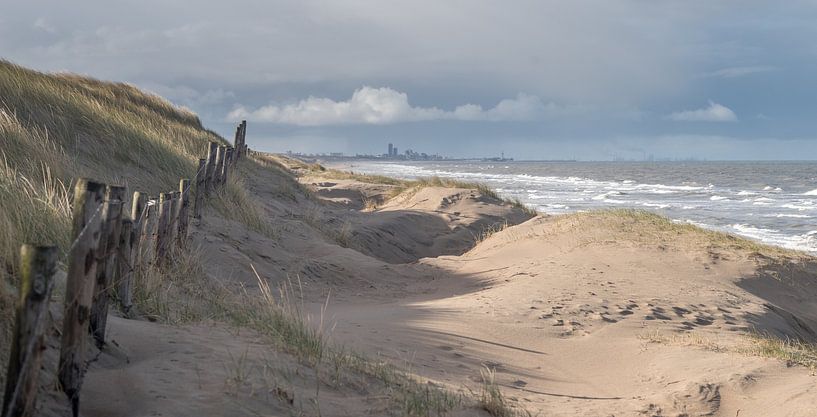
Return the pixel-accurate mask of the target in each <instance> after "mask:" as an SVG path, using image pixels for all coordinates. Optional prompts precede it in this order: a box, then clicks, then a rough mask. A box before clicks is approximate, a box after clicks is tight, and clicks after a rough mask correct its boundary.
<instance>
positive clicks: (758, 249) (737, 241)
mask: <svg viewBox="0 0 817 417" xmlns="http://www.w3.org/2000/svg"><path fill="white" fill-rule="evenodd" d="M552 226H553V227H554V228H573V229H576V228H583V229H587V230H590V229H596V230H608V231H609V232H610V239H611V240H610V241H611V242H616V241H620V240H626V241H635V242H644V243H647V244H665V245H674V244H678V242H681V241H682V239H681V238H683V241H684V242H686V244H687V245H689V246H690V247H694V248H698V249H702V250H710V251H711V250H713V249H724V250H737V251H743V252H745V253H748V254H751V255H762V256H768V257H772V258H775V259H779V258H780V257H784V258H797V259H799V258H802V257H803V256H804V254H803V253H802V252H798V251H794V250H789V249H784V248H780V247H776V246H771V245H765V244H762V243H759V242H755V241H753V240H750V239H746V238H743V237H740V236H736V235H732V234H729V233H724V232H718V231H714V230H708V229H704V228H702V227H699V226H695V225H693V224H689V223H679V222H675V221H673V220H671V219H669V218H668V217H664V216H661V215H659V214H655V213H652V212H649V211H646V210H638V209H607V210H591V211H586V212H580V213H572V214H565V215H560V216H555V217H554V218H553V223H552Z"/></svg>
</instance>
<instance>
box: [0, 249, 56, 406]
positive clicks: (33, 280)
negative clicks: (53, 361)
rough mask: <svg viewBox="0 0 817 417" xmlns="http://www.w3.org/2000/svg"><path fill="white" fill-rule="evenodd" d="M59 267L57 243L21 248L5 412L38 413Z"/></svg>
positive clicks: (4, 399) (4, 398)
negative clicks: (39, 381)
mask: <svg viewBox="0 0 817 417" xmlns="http://www.w3.org/2000/svg"><path fill="white" fill-rule="evenodd" d="M56 271H57V247H56V246H32V245H23V247H22V248H21V249H20V301H19V305H18V306H17V319H16V322H15V324H14V335H13V338H12V341H11V356H10V357H9V366H8V373H7V374H6V392H5V395H4V397H3V408H2V413H0V415H2V416H5V417H22V416H33V415H34V405H35V400H36V399H37V376H38V375H39V372H40V364H41V363H42V353H43V350H45V337H44V333H45V328H46V323H47V322H48V303H49V300H50V298H51V289H52V288H53V287H54V285H53V283H54V280H53V279H52V278H53V277H54V273H55V272H56Z"/></svg>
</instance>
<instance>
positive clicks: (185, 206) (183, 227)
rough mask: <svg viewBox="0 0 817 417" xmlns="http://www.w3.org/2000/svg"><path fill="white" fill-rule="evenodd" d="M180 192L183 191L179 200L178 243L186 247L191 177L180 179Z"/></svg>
mask: <svg viewBox="0 0 817 417" xmlns="http://www.w3.org/2000/svg"><path fill="white" fill-rule="evenodd" d="M179 192H180V193H181V196H180V197H179V198H180V201H179V235H178V239H177V241H178V243H177V245H178V246H179V247H184V246H185V244H186V243H187V228H188V222H189V220H190V217H189V216H190V215H189V211H190V180H189V179H186V178H184V179H182V180H180V181H179Z"/></svg>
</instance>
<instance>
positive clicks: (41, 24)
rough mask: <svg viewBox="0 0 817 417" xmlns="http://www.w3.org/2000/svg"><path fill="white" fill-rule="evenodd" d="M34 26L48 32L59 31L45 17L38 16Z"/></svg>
mask: <svg viewBox="0 0 817 417" xmlns="http://www.w3.org/2000/svg"><path fill="white" fill-rule="evenodd" d="M34 28H35V29H38V30H41V31H43V32H48V33H55V32H56V31H57V29H56V28H55V27H54V25H52V24H51V23H49V22H48V20H46V19H45V18H44V17H38V18H37V20H35V21H34Z"/></svg>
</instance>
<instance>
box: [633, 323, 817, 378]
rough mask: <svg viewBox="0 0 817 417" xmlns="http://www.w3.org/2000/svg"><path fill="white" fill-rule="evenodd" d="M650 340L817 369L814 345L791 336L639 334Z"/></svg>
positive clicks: (816, 349)
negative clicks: (725, 339)
mask: <svg viewBox="0 0 817 417" xmlns="http://www.w3.org/2000/svg"><path fill="white" fill-rule="evenodd" d="M638 338H639V339H642V340H645V341H647V342H649V343H661V344H670V345H679V346H692V347H697V348H701V349H704V350H709V351H713V352H731V353H739V354H742V355H746V356H757V357H762V358H772V359H777V360H780V361H783V362H785V363H786V365H787V366H794V365H798V366H803V367H806V368H808V369H810V370H812V371H814V370H817V345H815V344H813V343H807V342H803V341H798V340H794V339H788V338H786V339H781V338H779V337H775V336H770V335H766V334H761V333H750V334H748V335H745V336H744V337H743V338H742V339H739V340H738V341H736V342H733V343H730V344H726V343H721V342H718V341H716V340H713V339H711V338H710V337H709V336H707V335H701V334H698V333H677V334H671V335H667V334H664V333H661V332H658V331H652V332H649V333H646V334H641V335H638Z"/></svg>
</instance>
